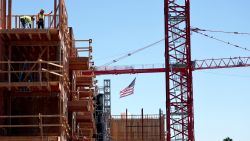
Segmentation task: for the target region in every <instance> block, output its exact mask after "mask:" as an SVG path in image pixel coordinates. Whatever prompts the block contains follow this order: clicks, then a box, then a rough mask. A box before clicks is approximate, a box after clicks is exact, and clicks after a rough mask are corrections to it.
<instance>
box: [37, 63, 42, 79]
mask: <svg viewBox="0 0 250 141" xmlns="http://www.w3.org/2000/svg"><path fill="white" fill-rule="evenodd" d="M38 71H39V82H40V83H42V64H41V60H39V70H38Z"/></svg>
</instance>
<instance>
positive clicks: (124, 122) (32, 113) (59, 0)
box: [0, 0, 164, 141]
mask: <svg viewBox="0 0 250 141" xmlns="http://www.w3.org/2000/svg"><path fill="white" fill-rule="evenodd" d="M0 8H1V10H0V12H1V13H0V140H1V141H69V140H71V141H77V140H82V141H94V140H98V141H99V140H114V141H121V140H148V141H149V140H164V116H163V115H162V113H161V112H160V114H159V115H160V116H157V117H150V116H146V115H143V114H142V116H139V117H133V116H129V117H128V116H127V115H125V117H124V116H120V117H117V116H115V117H111V115H110V114H111V109H110V108H111V105H110V81H107V80H105V81H104V89H102V90H100V89H99V88H98V87H97V86H96V81H95V76H94V75H93V74H88V75H85V74H83V73H82V71H86V70H91V69H93V62H92V56H91V52H92V46H91V43H92V40H91V39H87V40H76V39H75V37H74V33H73V28H71V27H69V26H68V17H67V10H66V5H65V2H64V0H54V10H53V11H54V12H53V13H52V14H51V15H49V16H45V19H44V21H45V28H44V29H38V28H37V25H36V24H35V21H33V23H32V25H31V28H24V27H22V24H21V20H20V17H21V15H13V14H12V0H0ZM28 16H35V15H28ZM36 20H37V19H36ZM78 45H79V46H78ZM107 88H108V89H107ZM151 131H152V134H151ZM145 134H148V136H144V135H145Z"/></svg>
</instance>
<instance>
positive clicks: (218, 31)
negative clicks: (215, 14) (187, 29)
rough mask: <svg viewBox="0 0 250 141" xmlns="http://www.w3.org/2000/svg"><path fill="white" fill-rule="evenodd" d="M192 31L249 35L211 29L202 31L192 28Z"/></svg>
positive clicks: (240, 33)
mask: <svg viewBox="0 0 250 141" xmlns="http://www.w3.org/2000/svg"><path fill="white" fill-rule="evenodd" d="M191 30H192V31H201V32H202V31H203V32H217V33H226V34H235V35H249V36H250V33H248V32H231V31H222V30H210V29H201V28H197V27H191Z"/></svg>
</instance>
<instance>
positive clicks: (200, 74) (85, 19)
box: [13, 0, 250, 141]
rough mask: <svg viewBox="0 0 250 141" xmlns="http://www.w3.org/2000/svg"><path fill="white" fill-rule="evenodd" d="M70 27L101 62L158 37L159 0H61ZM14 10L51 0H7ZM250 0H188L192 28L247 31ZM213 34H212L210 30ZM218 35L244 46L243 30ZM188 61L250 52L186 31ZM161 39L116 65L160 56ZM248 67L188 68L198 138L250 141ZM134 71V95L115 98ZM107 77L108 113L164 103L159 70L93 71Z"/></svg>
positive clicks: (29, 10) (32, 10)
mask: <svg viewBox="0 0 250 141" xmlns="http://www.w3.org/2000/svg"><path fill="white" fill-rule="evenodd" d="M66 2H67V10H68V15H69V25H70V26H72V27H73V28H74V33H75V37H76V38H77V39H88V38H91V39H93V41H94V43H93V50H94V52H93V57H94V61H95V64H96V65H97V66H98V65H103V64H105V63H107V62H109V61H111V60H112V59H115V58H117V57H120V55H121V54H123V53H126V52H128V51H130V50H135V49H137V48H141V47H144V46H146V45H148V44H150V43H152V42H155V41H158V40H160V39H162V38H163V36H164V26H163V25H164V18H163V0H158V1H156V0H123V1H122V0H120V1H118V0H105V1H100V0H66ZM13 3H14V6H13V13H14V14H36V13H37V12H38V11H39V10H40V9H41V8H43V9H45V10H46V11H47V12H49V11H50V10H52V9H53V1H52V0H35V1H34V0H25V2H24V1H23V0H13ZM249 6H250V1H246V0H237V1H233V0H219V1H216V0H203V1H199V0H191V25H192V26H194V27H199V28H205V29H213V30H224V31H238V32H250V18H249V16H250V15H249V13H250V9H249ZM209 34H211V33H209ZM211 35H214V36H216V37H218V38H220V39H222V40H225V41H229V42H232V43H234V44H237V45H240V46H243V47H247V48H249V49H250V46H249V44H250V37H249V36H246V35H228V34H215V33H212V34H211ZM191 45H192V59H193V60H194V59H206V58H221V57H230V56H231V57H234V56H249V52H246V51H243V50H240V49H237V48H233V47H231V46H228V45H225V44H222V43H220V42H217V41H214V40H211V39H208V38H206V37H203V36H201V35H197V34H195V33H193V34H192V37H191ZM163 60H164V43H163V42H162V43H160V44H158V45H156V46H154V47H151V48H149V49H147V50H145V51H142V52H140V53H138V54H135V55H133V56H131V57H129V58H126V59H124V60H121V61H119V62H118V63H116V64H114V65H133V64H155V63H163V62H164V61H163ZM249 72H250V71H249V68H237V69H220V70H206V71H195V72H193V86H194V87H193V89H194V113H195V136H196V140H198V141H221V140H222V139H223V138H224V137H226V136H230V137H231V138H233V139H234V140H235V141H246V140H249V137H248V135H249V126H250V120H249V119H250V111H249V107H250V102H249V99H250V93H249V80H250V74H249ZM134 77H137V80H136V84H135V94H134V95H132V96H129V97H126V98H122V99H120V98H119V91H120V90H121V89H123V88H125V87H126V86H127V85H128V84H129V83H130V82H131V81H132V80H133V78H134ZM97 79H98V80H99V81H98V82H99V83H98V84H99V85H102V84H103V79H111V86H112V89H111V92H112V113H113V114H120V113H121V112H124V111H125V109H126V108H128V111H129V112H130V113H131V114H139V113H140V109H141V108H144V113H149V114H150V113H158V109H159V108H161V109H165V105H164V103H165V88H164V85H165V80H164V74H136V75H115V76H111V75H109V76H100V77H99V76H98V77H97Z"/></svg>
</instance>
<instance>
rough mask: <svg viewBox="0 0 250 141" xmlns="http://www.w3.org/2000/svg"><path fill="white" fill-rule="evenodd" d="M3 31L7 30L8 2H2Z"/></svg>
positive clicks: (3, 0)
mask: <svg viewBox="0 0 250 141" xmlns="http://www.w3.org/2000/svg"><path fill="white" fill-rule="evenodd" d="M2 29H6V0H2Z"/></svg>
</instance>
